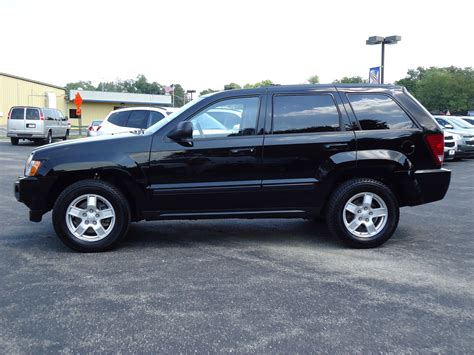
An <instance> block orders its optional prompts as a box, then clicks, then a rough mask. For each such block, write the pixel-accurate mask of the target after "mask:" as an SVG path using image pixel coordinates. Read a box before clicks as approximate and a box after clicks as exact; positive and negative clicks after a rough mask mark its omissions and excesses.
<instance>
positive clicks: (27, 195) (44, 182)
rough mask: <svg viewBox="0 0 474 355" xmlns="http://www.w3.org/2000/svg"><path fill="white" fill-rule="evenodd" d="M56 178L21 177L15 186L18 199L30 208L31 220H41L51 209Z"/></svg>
mask: <svg viewBox="0 0 474 355" xmlns="http://www.w3.org/2000/svg"><path fill="white" fill-rule="evenodd" d="M54 181H55V178H50V177H30V176H25V177H20V178H18V180H17V181H16V182H15V184H14V186H13V191H14V194H15V198H16V199H17V201H19V202H22V203H24V204H25V205H26V206H28V208H29V209H30V220H31V221H33V222H40V221H41V217H42V216H43V215H44V214H45V213H46V212H48V211H49V210H50V209H51V199H50V198H49V197H50V196H49V194H50V191H51V187H52V186H53V183H54Z"/></svg>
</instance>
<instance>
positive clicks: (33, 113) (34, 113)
mask: <svg viewBox="0 0 474 355" xmlns="http://www.w3.org/2000/svg"><path fill="white" fill-rule="evenodd" d="M26 119H27V120H39V119H40V115H39V110H38V109H37V108H27V109H26Z"/></svg>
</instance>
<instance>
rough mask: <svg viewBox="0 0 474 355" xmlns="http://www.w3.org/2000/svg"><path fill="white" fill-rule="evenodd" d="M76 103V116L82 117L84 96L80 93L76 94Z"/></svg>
mask: <svg viewBox="0 0 474 355" xmlns="http://www.w3.org/2000/svg"><path fill="white" fill-rule="evenodd" d="M74 103H75V104H76V116H80V115H81V105H82V96H81V94H79V93H78V92H76V96H75V97H74Z"/></svg>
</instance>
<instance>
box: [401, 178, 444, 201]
mask: <svg viewBox="0 0 474 355" xmlns="http://www.w3.org/2000/svg"><path fill="white" fill-rule="evenodd" d="M450 181H451V171H450V170H447V169H433V170H417V171H414V172H412V173H410V176H409V178H408V180H405V183H404V184H403V189H402V190H403V191H402V193H403V195H404V197H405V201H404V202H405V203H404V205H408V206H416V205H422V204H425V203H430V202H434V201H439V200H442V199H443V198H444V196H445V195H446V192H448V188H449V183H450Z"/></svg>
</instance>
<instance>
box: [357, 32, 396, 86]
mask: <svg viewBox="0 0 474 355" xmlns="http://www.w3.org/2000/svg"><path fill="white" fill-rule="evenodd" d="M401 40H402V37H401V36H389V37H382V36H372V37H369V39H368V40H367V41H365V44H368V45H372V44H382V64H381V65H380V83H381V84H383V77H384V72H385V65H384V61H385V45H386V44H397V43H398V42H399V41H401Z"/></svg>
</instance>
